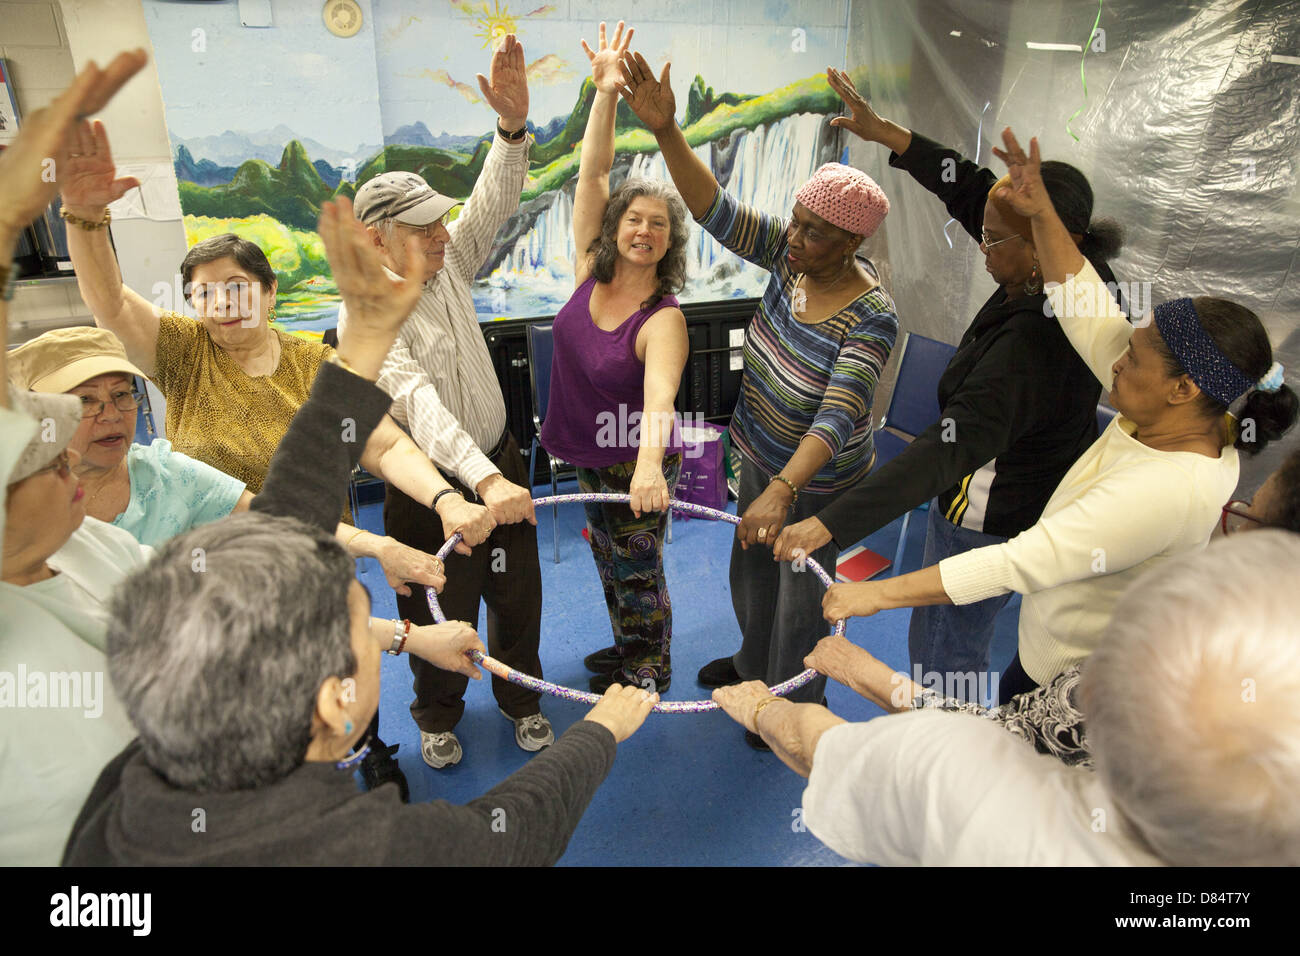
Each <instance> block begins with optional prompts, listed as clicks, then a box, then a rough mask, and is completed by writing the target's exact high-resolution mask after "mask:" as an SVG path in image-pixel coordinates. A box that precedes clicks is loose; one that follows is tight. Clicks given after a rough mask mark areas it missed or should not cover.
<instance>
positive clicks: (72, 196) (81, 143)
mask: <svg viewBox="0 0 1300 956" xmlns="http://www.w3.org/2000/svg"><path fill="white" fill-rule="evenodd" d="M139 185H140V181H139V180H138V179H136V178H135V177H133V176H126V177H123V178H122V179H118V178H117V166H116V165H114V163H113V151H112V150H111V149H109V146H108V131H107V130H106V129H104V124H103V123H101V122H99V121H98V120H96V121H95V122H94V123H89V122H87V121H86V120H82V121H81V122H80V123H78V124H77V127H76V129H75V130H74V132H73V135H72V140H71V146H70V150H69V152H68V158H67V159H65V160H64V166H63V175H62V177H61V182H60V183H59V187H60V191H61V193H62V196H63V205H64V206H65V207H67V209H68V211H69V212H71V213H73V214H74V215H78V216H81V217H82V218H83V219H85V218H96V217H98V216H99V215H102V210H103V208H104V207H105V206H107V205H108V204H109V203H111V202H116V201H117V200H119V199H121V198H122V197H123V196H125V195H126V192H127V190H129V189H135V188H136V187H137V186H139Z"/></svg>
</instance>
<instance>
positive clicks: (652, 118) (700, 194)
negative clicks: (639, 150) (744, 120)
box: [619, 52, 718, 219]
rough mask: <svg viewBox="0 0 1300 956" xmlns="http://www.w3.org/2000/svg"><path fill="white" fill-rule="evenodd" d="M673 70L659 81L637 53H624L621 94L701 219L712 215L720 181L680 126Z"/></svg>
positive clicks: (665, 65) (683, 194)
mask: <svg viewBox="0 0 1300 956" xmlns="http://www.w3.org/2000/svg"><path fill="white" fill-rule="evenodd" d="M671 66H672V64H671V63H665V64H664V70H663V73H662V74H660V76H659V79H657V80H656V79H655V77H654V73H652V72H651V71H650V64H649V63H647V62H646V60H645V57H643V56H642V55H641V54H640V53H637V52H632V53H625V54H624V55H623V58H622V60H621V61H620V69H621V72H622V74H623V85H622V86H620V87H619V93H620V95H622V97H623V99H625V100H627V105H628V106H629V107H630V108H631V110H632V112H633V113H635V114H636V117H637V119H639V120H640V121H641V122H642V123H644V124H645V126H646V129H648V130H650V132H651V133H653V134H654V138H655V140H656V141H657V142H658V143H659V150H660V152H662V153H663V156H664V162H665V163H667V164H668V174H669V175H670V176H672V177H673V185H674V186H676V187H677V191H678V192H679V193H681V194H682V199H683V200H685V202H686V208H687V209H689V210H690V211H691V215H692V216H694V217H695V218H696V219H699V218H700V217H701V216H703V215H704V214H705V213H706V212H708V211H709V205H710V204H711V203H712V202H713V197H714V195H715V194H716V193H717V191H718V181H717V180H716V179H714V178H713V173H711V172H710V171H709V167H708V166H706V165H704V162H703V161H702V160H701V159H700V157H698V156H696V155H695V151H694V150H692V149H691V147H690V144H689V143H687V142H686V137H685V136H684V135H683V134H682V131H681V129H680V127H678V125H677V100H676V98H675V97H674V96H673V88H672V85H671V83H670V81H669V79H668V71H669V68H670V67H671Z"/></svg>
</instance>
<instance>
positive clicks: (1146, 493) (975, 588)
mask: <svg viewBox="0 0 1300 956" xmlns="http://www.w3.org/2000/svg"><path fill="white" fill-rule="evenodd" d="M1003 143H1004V145H1005V146H1006V149H1005V151H1004V150H994V152H995V153H996V154H997V156H998V157H999V158H1000V159H1002V160H1003V161H1004V162H1006V163H1007V166H1008V167H1009V171H1010V176H1011V185H1010V186H1007V187H1003V188H1002V189H1001V190H1000V191H999V193H1000V197H1001V198H1002V199H1003V200H1004V201H1005V202H1007V203H1008V204H1009V205H1010V206H1011V207H1012V208H1013V209H1014V210H1015V211H1016V212H1017V213H1019V214H1020V215H1022V216H1026V217H1028V218H1029V220H1030V222H1031V224H1032V228H1033V234H1034V245H1035V247H1036V248H1037V250H1038V258H1039V263H1040V265H1041V268H1042V275H1043V280H1044V282H1045V283H1046V284H1047V289H1048V299H1049V301H1050V302H1051V306H1052V309H1053V311H1054V312H1055V315H1056V318H1057V321H1058V322H1060V324H1061V328H1062V330H1063V331H1064V332H1065V334H1066V337H1067V338H1068V339H1069V340H1070V343H1071V344H1072V345H1073V346H1074V348H1075V350H1076V351H1078V353H1079V355H1080V356H1081V357H1082V358H1083V359H1084V361H1085V362H1087V364H1088V367H1089V368H1091V369H1092V371H1093V374H1095V375H1096V376H1097V378H1098V379H1099V380H1100V381H1101V384H1102V385H1103V386H1104V387H1106V388H1108V389H1109V390H1110V400H1111V404H1112V405H1114V406H1115V408H1116V409H1117V410H1118V411H1119V415H1118V416H1116V418H1115V419H1114V421H1112V422H1111V424H1110V425H1109V426H1108V427H1107V428H1106V430H1105V431H1104V432H1103V433H1102V435H1101V437H1100V438H1098V439H1097V441H1096V443H1095V444H1094V445H1093V446H1092V447H1091V448H1089V449H1088V450H1087V451H1086V452H1084V454H1083V455H1082V457H1080V458H1079V460H1078V461H1077V462H1075V464H1074V466H1073V467H1072V468H1071V469H1070V470H1069V471H1068V472H1067V473H1066V475H1065V477H1064V478H1063V479H1062V480H1061V483H1060V484H1059V485H1058V486H1057V488H1056V491H1055V492H1053V494H1052V497H1051V499H1050V500H1049V501H1048V503H1047V507H1046V508H1044V509H1043V517H1042V518H1041V519H1040V520H1039V522H1038V523H1037V524H1036V525H1034V526H1033V527H1032V528H1030V529H1029V530H1027V531H1025V532H1023V533H1022V534H1019V535H1017V536H1016V537H1014V538H1012V539H1011V540H1010V541H1007V542H1006V543H1005V544H999V545H992V546H989V547H985V548H979V549H976V550H974V551H968V552H966V553H964V554H960V555H956V556H954V557H951V558H946V559H944V560H943V561H940V562H939V563H938V564H935V565H932V566H930V567H927V568H923V569H922V570H920V571H917V572H915V573H913V574H905V575H902V576H900V577H896V578H890V579H887V580H885V581H880V582H873V581H868V582H866V583H864V584H847V585H846V584H837V585H835V586H833V587H832V588H831V589H830V590H829V591H828V592H827V595H826V598H825V601H824V602H823V609H824V611H825V612H826V617H827V619H828V620H835V619H836V618H839V617H844V616H846V615H852V616H864V615H870V614H874V613H876V612H877V611H880V610H884V609H886V608H893V607H917V606H922V605H930V604H949V603H951V604H967V603H970V602H973V601H979V600H983V599H985V598H988V597H991V596H993V595H997V594H1004V593H1006V592H1008V591H1017V592H1019V593H1020V594H1022V595H1024V600H1023V602H1022V603H1021V608H1020V644H1019V651H1018V653H1017V655H1016V658H1015V660H1014V661H1012V664H1011V666H1010V668H1008V670H1007V672H1006V673H1005V674H1003V675H1002V679H1001V681H1000V683H999V691H1000V694H999V696H1000V699H1001V700H1003V701H1006V700H1009V699H1010V697H1011V696H1013V695H1015V694H1017V693H1021V692H1022V691H1025V690H1030V689H1032V688H1033V687H1034V686H1035V685H1041V684H1046V683H1047V682H1049V681H1050V680H1052V678H1053V677H1055V676H1056V675H1057V674H1059V673H1060V672H1061V671H1063V670H1065V669H1066V668H1068V667H1071V666H1073V665H1075V664H1078V663H1079V662H1081V661H1082V660H1084V659H1085V658H1086V657H1087V656H1088V655H1089V654H1090V653H1091V652H1092V650H1093V648H1094V647H1095V646H1096V644H1097V642H1098V641H1099V640H1100V638H1101V635H1102V633H1103V631H1104V630H1105V627H1106V622H1107V621H1108V620H1109V619H1110V617H1111V613H1112V611H1113V609H1114V607H1115V602H1116V601H1117V600H1118V599H1119V596H1120V595H1121V594H1122V593H1123V592H1124V590H1125V588H1126V587H1127V586H1128V585H1129V584H1130V583H1131V582H1132V581H1133V580H1134V579H1135V578H1137V577H1138V576H1140V575H1141V574H1142V573H1144V572H1145V571H1146V570H1148V569H1149V568H1151V567H1152V566H1155V565H1158V564H1159V563H1160V562H1162V561H1164V560H1166V559H1168V558H1171V557H1174V556H1176V555H1179V554H1183V553H1186V552H1189V551H1195V550H1197V549H1198V548H1201V547H1203V546H1204V545H1205V543H1206V542H1207V541H1208V540H1209V537H1210V533H1211V532H1212V531H1213V529H1214V526H1215V524H1216V523H1217V521H1218V519H1219V517H1220V513H1221V508H1222V506H1223V503H1224V502H1225V501H1227V500H1228V498H1229V497H1230V496H1231V494H1232V491H1233V489H1234V488H1235V487H1236V486H1237V478H1238V471H1239V468H1238V456H1237V452H1238V451H1239V450H1240V451H1245V452H1246V453H1248V454H1255V453H1257V452H1259V451H1260V450H1262V449H1263V448H1264V446H1266V445H1267V444H1268V443H1269V442H1270V441H1275V440H1276V439H1278V438H1280V437H1281V436H1282V435H1283V434H1284V433H1285V432H1286V431H1287V429H1289V428H1290V427H1291V426H1292V425H1293V424H1294V423H1295V420H1296V411H1297V399H1296V395H1295V392H1293V391H1292V390H1291V389H1290V388H1289V387H1288V386H1287V385H1285V384H1284V383H1283V381H1282V367H1281V365H1279V364H1278V363H1276V362H1274V361H1273V351H1272V347H1271V346H1270V344H1269V341H1268V335H1267V333H1266V332H1265V331H1264V327H1263V325H1262V324H1261V323H1260V321H1259V319H1258V318H1257V317H1256V316H1255V314H1254V313H1253V312H1251V311H1250V310H1249V309H1246V308H1243V307H1242V306H1239V305H1236V304H1235V303H1232V302H1228V301H1226V300H1224V299H1215V298H1210V297H1198V298H1196V299H1176V300H1174V301H1172V302H1165V303H1163V304H1161V305H1158V306H1156V308H1155V310H1154V322H1152V321H1150V320H1146V319H1143V320H1140V321H1138V322H1136V323H1133V324H1130V322H1129V321H1128V319H1127V316H1125V314H1124V313H1123V312H1122V311H1121V310H1120V309H1119V307H1118V306H1117V305H1116V303H1115V300H1114V299H1113V298H1111V296H1110V294H1109V291H1108V290H1107V289H1106V288H1105V286H1104V284H1103V283H1102V281H1101V278H1100V277H1099V276H1098V275H1097V272H1096V270H1095V269H1094V268H1093V267H1092V266H1091V265H1090V264H1089V263H1088V261H1087V259H1085V258H1084V256H1083V255H1082V254H1081V253H1080V252H1079V249H1078V246H1077V245H1076V244H1075V242H1074V240H1073V239H1071V238H1070V235H1069V233H1068V232H1067V230H1066V227H1065V226H1064V224H1063V223H1062V222H1061V219H1060V217H1059V216H1058V215H1057V213H1056V210H1055V208H1054V207H1053V206H1052V201H1051V199H1050V198H1049V197H1048V194H1047V190H1046V188H1045V187H1044V185H1043V180H1042V177H1041V175H1040V158H1039V154H1038V143H1037V140H1032V141H1031V143H1030V153H1029V155H1028V156H1026V155H1025V153H1024V151H1023V150H1022V149H1021V148H1020V145H1019V144H1018V143H1017V142H1016V139H1015V137H1014V136H1013V135H1012V134H1011V131H1010V130H1009V129H1008V130H1006V131H1005V132H1004V133H1003ZM1243 397H1244V398H1245V402H1244V403H1243V405H1242V407H1241V411H1240V413H1239V416H1238V417H1237V418H1233V417H1231V416H1228V415H1227V410H1228V406H1230V405H1232V404H1233V403H1235V402H1236V401H1237V400H1239V399H1241V398H1243Z"/></svg>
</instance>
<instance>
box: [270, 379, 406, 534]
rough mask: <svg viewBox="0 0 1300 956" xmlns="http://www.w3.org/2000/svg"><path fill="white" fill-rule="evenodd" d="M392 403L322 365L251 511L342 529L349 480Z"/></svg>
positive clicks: (371, 385)
mask: <svg viewBox="0 0 1300 956" xmlns="http://www.w3.org/2000/svg"><path fill="white" fill-rule="evenodd" d="M391 402H392V400H391V399H390V398H389V397H388V395H387V393H385V392H384V391H383V390H382V389H381V388H379V386H377V385H375V384H374V383H373V382H368V381H366V380H365V379H364V378H361V377H360V376H358V375H353V374H352V373H350V372H345V371H344V370H343V369H342V368H340V367H339V366H337V365H333V364H331V363H328V362H323V363H321V367H320V371H318V372H317V373H316V381H315V382H313V383H312V387H311V394H310V395H309V396H308V397H307V401H306V402H304V403H303V406H302V408H300V409H298V414H296V415H294V417H293V421H292V422H291V423H290V424H289V430H288V431H287V432H285V433H284V438H282V439H280V444H279V446H278V447H277V448H276V449H275V455H274V456H272V458H271V466H270V468H269V469H268V470H267V473H266V481H265V482H264V483H263V485H262V491H261V493H260V494H258V495H257V497H256V498H254V499H253V504H252V507H251V508H250V510H252V511H261V512H264V513H265V514H270V515H280V516H285V517H290V518H298V519H300V520H302V521H305V522H307V523H308V524H310V525H313V526H314V527H318V528H321V529H322V530H324V531H328V532H333V531H334V529H335V528H336V527H337V526H338V520H339V515H340V514H342V513H343V508H344V503H345V500H346V498H347V487H348V478H349V476H350V475H351V474H352V469H353V467H355V466H356V464H357V462H359V461H360V460H361V452H362V450H363V449H364V448H365V447H366V440H367V439H369V438H370V433H371V432H373V431H374V430H375V427H376V426H377V425H378V424H379V423H380V421H381V420H382V419H383V417H384V415H385V413H387V411H388V406H389V404H391Z"/></svg>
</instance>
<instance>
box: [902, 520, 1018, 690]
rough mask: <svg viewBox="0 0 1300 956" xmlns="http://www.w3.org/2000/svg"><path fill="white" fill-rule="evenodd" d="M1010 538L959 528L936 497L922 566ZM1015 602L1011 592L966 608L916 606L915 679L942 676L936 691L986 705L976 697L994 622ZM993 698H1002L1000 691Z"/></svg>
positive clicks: (912, 637) (911, 643) (911, 631)
mask: <svg viewBox="0 0 1300 956" xmlns="http://www.w3.org/2000/svg"><path fill="white" fill-rule="evenodd" d="M1006 540H1007V539H1006V538H1002V537H999V536H998V535H995V534H985V533H983V532H982V531H971V530H970V529H968V528H959V527H957V526H956V525H955V524H953V523H952V522H951V521H949V520H948V519H947V518H945V517H944V516H943V512H942V511H941V510H940V508H939V502H938V499H935V500H932V501H931V502H930V519H929V522H928V523H927V525H926V529H925V559H924V561H923V562H922V565H923V566H924V567H927V568H928V567H929V566H930V565H932V564H938V563H939V562H940V561H942V560H943V559H944V558H949V557H952V556H953V555H955V554H962V553H963V552H966V551H973V550H975V549H976V548H983V547H985V546H986V545H990V544H1002V543H1003V542H1004V541H1006ZM1010 599H1011V594H1010V593H1007V594H1002V595H999V596H998V597H991V598H988V599H987V600H984V601H979V602H978V603H975V604H965V605H962V606H960V607H958V606H956V605H952V604H936V605H934V606H932V607H918V608H913V609H912V621H911V624H910V626H909V627H908V631H907V646H908V653H909V656H910V657H911V659H912V674H911V675H909V676H911V677H912V679H913V680H915V681H917V682H918V683H920V684H924V685H925V686H927V687H930V686H932V685H931V682H930V680H927V679H926V678H925V676H924V675H926V674H937V675H940V677H941V678H942V679H943V686H942V688H940V687H934V689H935V690H937V691H940V692H941V693H943V694H945V695H946V696H949V697H956V698H958V699H960V700H969V701H974V702H977V703H982V702H981V701H979V697H978V694H977V693H976V688H977V686H978V675H980V674H985V673H987V672H988V669H989V645H991V644H992V643H993V623H994V620H995V619H996V618H997V616H998V612H999V611H1001V610H1002V608H1003V607H1005V606H1006V603H1007V601H1009V600H1010ZM918 673H919V675H920V676H918ZM985 686H989V685H988V684H987V683H986V684H985ZM993 696H994V697H996V696H997V692H996V688H994V689H993Z"/></svg>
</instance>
